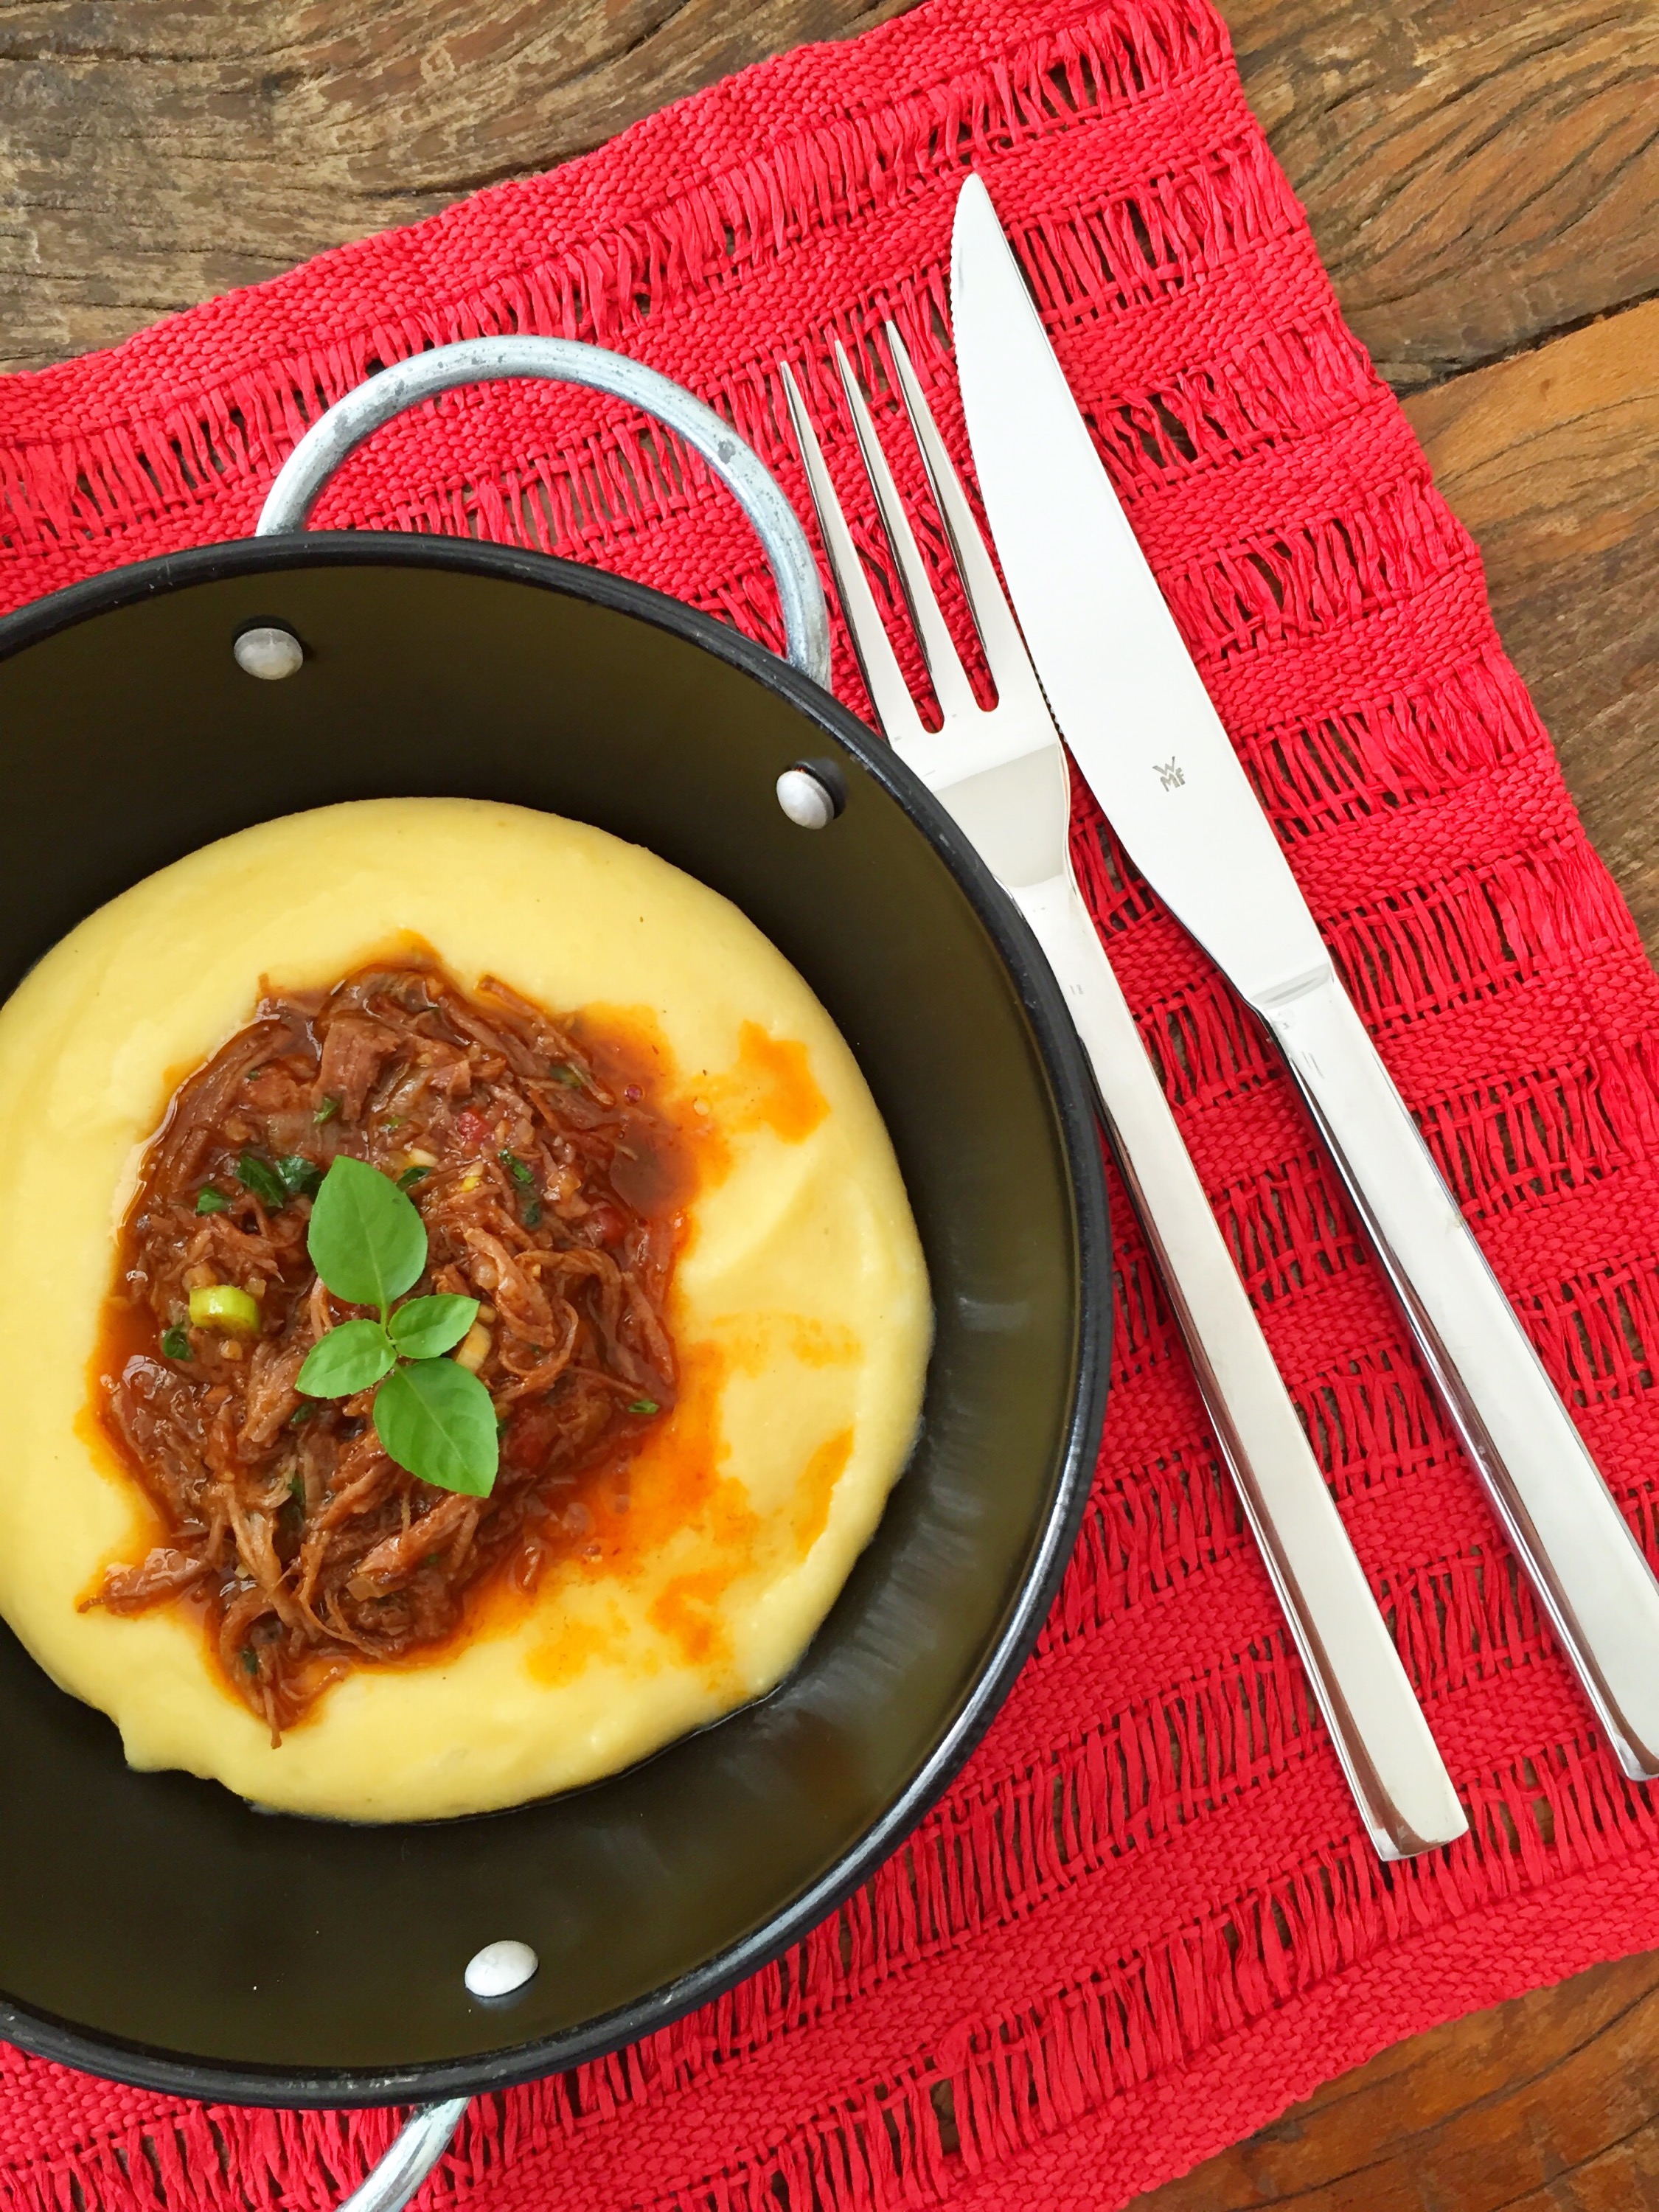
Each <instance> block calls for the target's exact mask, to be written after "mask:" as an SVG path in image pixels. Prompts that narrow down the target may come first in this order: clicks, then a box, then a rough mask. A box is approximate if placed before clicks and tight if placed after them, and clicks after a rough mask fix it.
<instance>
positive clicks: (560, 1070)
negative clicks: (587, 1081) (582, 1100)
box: [548, 1060, 582, 1091]
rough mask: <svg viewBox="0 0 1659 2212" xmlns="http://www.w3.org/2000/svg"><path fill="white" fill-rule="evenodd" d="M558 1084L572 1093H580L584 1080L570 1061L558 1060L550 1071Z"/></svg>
mask: <svg viewBox="0 0 1659 2212" xmlns="http://www.w3.org/2000/svg"><path fill="white" fill-rule="evenodd" d="M548 1073H549V1074H550V1075H551V1077H552V1078H553V1080H554V1081H555V1082H556V1083H562V1084H564V1085H566V1086H567V1087H568V1089H570V1090H572V1091H580V1089H581V1087H582V1079H581V1075H580V1072H579V1071H578V1070H577V1069H575V1068H574V1067H572V1066H571V1065H570V1063H569V1061H568V1060H555V1061H553V1063H552V1065H551V1066H550V1068H549V1070H548Z"/></svg>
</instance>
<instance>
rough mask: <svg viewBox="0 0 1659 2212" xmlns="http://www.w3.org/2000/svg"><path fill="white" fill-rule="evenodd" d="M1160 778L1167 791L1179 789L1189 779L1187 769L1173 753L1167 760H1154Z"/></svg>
mask: <svg viewBox="0 0 1659 2212" xmlns="http://www.w3.org/2000/svg"><path fill="white" fill-rule="evenodd" d="M1152 765H1153V766H1154V768H1156V769H1157V770H1158V781H1159V783H1160V784H1161V785H1162V786H1163V787H1164V790H1165V791H1178V790H1179V789H1180V788H1181V787H1182V784H1183V783H1185V782H1186V781H1187V771H1186V769H1184V768H1182V765H1181V763H1180V762H1179V761H1178V760H1176V757H1175V756H1174V754H1173V753H1171V754H1170V757H1169V759H1168V760H1166V761H1154V763H1152Z"/></svg>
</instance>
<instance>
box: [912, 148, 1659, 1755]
mask: <svg viewBox="0 0 1659 2212" xmlns="http://www.w3.org/2000/svg"><path fill="white" fill-rule="evenodd" d="M951 310H952V317H953V321H954V325H955V341H956V352H957V374H958V377H959V380H960V383H961V387H962V397H963V408H964V410H965V412H966V415H967V421H968V431H969V441H970V443H971V445H972V447H973V454H974V463H975V470H976V471H977V474H978V477H979V482H980V489H981V493H982V495H983V497H984V501H985V506H986V511H987V515H988V517H989V520H990V525H991V532H992V536H993V538H994V542H995V544H996V549H997V552H998V554H999V556H1000V560H1001V563H1002V568H1003V573H1004V574H1005V575H1006V578H1007V581H1008V588H1009V592H1010V595H1011V597H1012V601H1013V605H1014V609H1015V611H1016V612H1017V613H1018V617H1019V622H1020V625H1021V628H1022V629H1023V631H1024V636H1025V640H1026V642H1027V644H1028V646H1029V647H1030V653H1031V658H1032V660H1033V662H1034V664H1035V665H1036V671H1037V674H1038V676H1039V677H1040V678H1041V679H1042V688H1043V690H1044V692H1045V693H1046V695H1047V697H1048V703H1049V705H1050V707H1051V708H1052V709H1053V711H1054V719H1055V720H1056V721H1057V723H1058V725H1059V726H1060V732H1061V733H1062V734H1063V736H1064V737H1065V739H1066V744H1068V745H1069V747H1070V748H1071V751H1072V754H1073V758H1074V759H1075V761H1076V763H1077V765H1078V768H1079V769H1080V771H1081V772H1082V774H1083V775H1085V777H1086V779H1087V780H1088V782H1089V784H1090V786H1091V788H1092V789H1093V791H1094V793H1095V795H1096V797H1097V799H1099V801H1100V803H1101V805H1102V806H1103V808H1104V809H1105V811H1106V813H1107V815H1108V817H1109V818H1110V820H1111V823H1112V824H1113V827H1114V828H1115V830H1116V831H1117V834H1118V836H1120V837H1121V839H1122V841H1123V843H1124V846H1125V847H1126V848H1127V851H1128V852H1129V853H1130V854H1131V855H1132V856H1133V859H1134V860H1135V862H1136V864H1137V866H1139V868H1140V870H1141V871H1142V872H1143V873H1144V874H1145V876H1146V879H1147V881H1148V882H1149V883H1150V884H1152V887H1153V889H1154V890H1156V891H1157V892H1158V895H1159V896H1160V897H1161V898H1162V899H1163V900H1164V903H1165V904H1166V905H1167V906H1168V907H1169V908H1170V911H1171V912H1172V913H1173V914H1174V915H1176V918H1177V919H1178V920H1179V921H1182V923H1183V924H1184V925H1185V927H1187V928H1188V930H1189V931H1190V932H1191V933H1192V934H1193V936H1194V938H1196V939H1197V940H1198V942H1199V943H1200V945H1202V946H1203V947H1204V948H1205V950H1206V951H1207V952H1208V953H1209V955H1210V957H1212V959H1213V960H1214V961H1215V962H1216V963H1217V964H1218V966H1219V967H1220V968H1221V969H1223V971H1224V972H1225V974H1226V975H1228V976H1229V977H1230V978H1231V981H1232V982H1233V984H1234V986H1235V987H1236V988H1237V990H1238V991H1239V993H1240V994H1241V995H1242V996H1243V998H1244V999H1245V1000H1248V1002H1249V1004H1250V1005H1251V1006H1253V1007H1254V1008H1255V1011H1256V1012H1257V1013H1259V1014H1260V1015H1261V1018H1262V1019H1263V1020H1264V1021H1265V1022H1266V1023H1267V1026H1268V1028H1269V1029H1270V1030H1271V1031H1272V1032H1273V1036H1274V1037H1275V1038H1276V1039H1277V1040H1278V1042H1279V1047H1280V1049H1281V1050H1282V1051H1283V1053H1284V1054H1285V1060H1286V1062H1287V1063H1288V1065H1289V1066H1290V1068H1291V1072H1292V1073H1293V1074H1294V1075H1295V1077H1296V1079H1297V1083H1298V1084H1299V1085H1301V1088H1302V1090H1303V1091H1304V1095H1305V1096H1306V1097H1307V1100H1308V1103H1309V1104H1310V1107H1311V1109H1312V1110H1313V1113H1314V1115H1315V1118H1316V1121H1317V1124H1318V1126H1319V1128H1320V1129H1321V1131H1322V1134H1323V1136H1324V1139H1325V1141H1326V1142H1327V1144H1328V1146H1329V1147H1330V1150H1331V1152H1332V1153H1333V1155H1334V1158H1335V1160H1336V1162H1337V1164H1338V1167H1339V1168H1340V1171H1341V1174H1342V1176H1343V1179H1344V1181H1345V1182H1346V1185H1347V1187H1348V1188H1349V1190H1350V1192H1351V1193H1352V1197H1353V1200H1354V1203H1355V1206H1356V1207H1357V1209H1358V1212H1359V1214H1360V1217H1361V1218H1362V1219H1363V1221H1364V1224H1365V1226H1366V1228H1367V1230H1368V1231H1369V1232H1370V1237H1371V1239H1372V1241H1373V1243H1374V1244H1375V1245H1376V1250H1377V1253H1378V1255H1379V1256H1380V1258H1381V1259H1382V1261H1383V1266H1384V1267H1385V1268H1386V1269H1387V1271H1388V1273H1389V1278H1390V1279H1391V1281H1392V1283H1393V1285H1394V1288H1395V1291H1396V1293H1397V1294H1398V1297H1399V1299H1400V1303H1401V1307H1402V1308H1403V1310H1404V1311H1405V1315H1406V1317H1407V1321H1408V1322H1409V1324H1410V1326H1411V1328H1412V1330H1413V1334H1414V1335H1415V1336H1416V1339H1417V1341H1418V1343H1419V1346H1420V1348H1421V1352H1422V1356H1423V1359H1424V1362H1425V1365H1426V1367H1427V1368H1428V1370H1429V1372H1430V1373H1431V1376H1433V1378H1434V1380H1435V1382H1436V1383H1437V1386H1438V1388H1439V1390H1440V1393H1441V1395H1442V1396H1443V1400H1444V1401H1445V1403H1446V1406H1447V1407H1448V1409H1449V1412H1450V1413H1451V1416H1452V1418H1453V1420H1454V1421H1455V1424H1456V1425H1457V1428H1458V1430H1459V1431H1460V1432H1461V1434H1462V1437H1463V1440H1464V1442H1465V1443H1466V1445H1467V1447H1468V1451H1469V1454H1470V1455H1471V1457H1472V1458H1473V1460H1474V1463H1475V1466H1476V1467H1477V1468H1478V1469H1479V1470H1480V1474H1481V1475H1482V1476H1483V1478H1484V1479H1485V1481H1486V1486H1487V1489H1488V1491H1489V1492H1490V1494H1491V1497H1492V1501H1493V1503H1494V1504H1495V1505H1496V1507H1497V1509H1498V1513H1499V1514H1500V1516H1502V1519H1503V1521H1504V1525H1505V1527H1506V1528H1507V1529H1508V1531H1509V1534H1510V1538H1511V1540H1512V1541H1513V1543H1514V1545H1515V1547H1516V1552H1517V1553H1518V1554H1519V1556H1520V1558H1521V1559H1522V1561H1523V1563H1524V1565H1525V1566H1526V1568H1527V1571H1528V1573H1529V1575H1530V1576H1531V1577H1532V1580H1533V1582H1534V1585H1535V1586H1536V1588H1537V1590H1538V1593H1539V1595H1540V1596H1541V1599H1542V1601H1543V1603H1544V1605H1545V1607H1547V1611H1548V1613H1549V1615H1550V1617H1551V1619H1552V1620H1553V1622H1554V1625H1555V1627H1556V1630H1557V1632H1558V1633H1559V1636H1560V1638H1561V1641H1562V1644H1563V1645H1564V1646H1565V1650H1566V1651H1567V1653H1568V1655H1569V1656H1570V1657H1571V1661H1572V1663H1573V1665H1574V1666H1575V1668H1577V1672H1578V1674H1579V1677H1580V1679H1581V1680H1582V1681H1583V1685H1584V1687H1585V1689H1586V1691H1587V1692H1588V1693H1589V1699H1590V1701H1591V1703H1592V1704H1593V1705H1594V1706H1595V1711H1596V1712H1597V1714H1598V1715H1599V1717H1600V1718H1601V1723H1602V1725H1603V1726H1604V1727H1605V1728H1606V1729H1607V1734H1608V1735H1609V1737H1610V1739H1611V1741H1612V1743H1613V1747H1614V1749H1615V1751H1616V1753H1617V1755H1618V1757H1619V1759H1620V1765H1622V1766H1623V1768H1624V1770H1625V1771H1626V1773H1627V1774H1629V1775H1632V1776H1633V1777H1637V1778H1649V1777H1652V1776H1655V1775H1659V1583H1656V1581H1655V1578H1654V1576H1653V1574H1652V1572H1651V1571H1650V1568H1649V1566H1648V1564H1647V1561H1646V1559H1645V1558H1644V1555H1643V1553H1642V1551H1641V1549H1640V1547H1639V1546H1638V1544H1637V1542H1636V1540H1635V1538H1634V1537H1633V1536H1632V1533H1631V1531H1630V1529H1629V1528H1628V1527H1627V1525H1626V1522H1625V1518H1624V1516H1623V1515H1622V1514H1621V1513H1620V1510H1619V1507H1618V1505H1617V1504H1616V1503H1615V1502H1614V1500H1613V1497H1612V1495H1611V1493H1610V1492H1608V1490H1607V1486H1606V1484H1605V1483H1604V1482H1603V1481H1602V1480H1601V1475H1600V1474H1599V1472H1598V1470H1597V1468H1596V1466H1595V1462H1594V1460H1593V1459H1592V1458H1591V1456H1590V1454H1589V1450H1588V1449H1586V1447H1585V1444H1584V1443H1583V1438H1582V1437H1580V1435H1579V1433H1578V1431H1577V1428H1576V1427H1575V1425H1574V1424H1573V1421H1572V1419H1571V1415H1570V1414H1569V1413H1568V1412H1567V1409H1566V1407H1565V1405H1564V1404H1563V1403H1562V1401H1561V1399H1560V1398H1559V1395H1557V1393H1556V1391H1555V1389H1554V1388H1553V1385H1552V1383H1551V1382H1550V1380H1549V1377H1548V1376H1547V1374H1546V1372H1545V1370H1544V1368H1543V1366H1542V1364H1541V1362H1540V1360H1539V1358H1538V1357H1537V1354H1536V1353H1535V1352H1534V1349H1533V1346H1532V1344H1531V1341H1530V1340H1529V1339H1528V1336H1527V1334H1526V1333H1525V1331H1524V1330H1523V1329H1522V1326H1521V1324H1520V1322H1519V1321H1518V1320H1517V1318H1516V1314H1515V1312H1514V1310H1513V1309H1512V1308H1511V1306H1510V1303H1509V1300H1508V1299H1507V1298H1506V1297H1505V1296H1504V1291H1503V1290H1502V1288H1501V1286H1500V1285H1499V1284H1498V1279H1497V1278H1496V1277H1495V1276H1494V1275H1493V1273H1492V1269H1491V1267H1489V1266H1488V1264H1487V1262H1486V1257H1485V1255H1484V1254H1483V1253H1482V1251H1481V1249H1480V1246H1479V1244H1478V1243H1476V1242H1475V1239H1474V1235H1473V1234H1472V1232H1471V1231H1470V1230H1469V1228H1468V1224H1467V1223H1466V1222H1465V1220H1464V1218H1463V1216H1462V1213H1461V1212H1460V1211H1459V1209H1458V1206H1457V1204H1456V1201H1455V1200H1454V1198H1453V1197H1452V1194H1451V1193H1450V1192H1449V1190H1448V1188H1447V1187H1446V1185H1445V1183H1444V1182H1443V1180H1442V1178H1441V1176H1440V1174H1439V1171H1438V1170H1437V1168H1436V1166H1435V1164H1434V1162H1433V1160H1432V1158H1431V1156H1430V1154H1429V1152H1428V1149H1427V1147H1426V1146H1425V1144H1424V1143H1423V1140H1422V1139H1421V1137H1420V1136H1419V1133H1418V1130H1417V1127H1416V1125H1415V1124H1414V1122H1413V1120H1412V1118H1411V1115H1410V1114H1409V1113H1408V1112H1407V1109H1406V1106H1405V1104H1404V1103H1403V1102H1402V1100H1401V1097H1400V1095H1399V1093H1398V1091H1396V1090H1395V1086H1394V1084H1393V1082H1392V1080H1391V1079H1390V1078H1389V1073H1388V1071H1387V1069H1386V1068H1385V1067H1384V1066H1383V1061H1382V1060H1381V1059H1380V1058H1379V1057H1378V1055H1377V1054H1376V1049H1375V1048H1374V1047H1373V1045H1372V1043H1371V1042H1370V1036H1368V1034H1367V1032H1366V1030H1365V1028H1364V1024H1363V1023H1362V1022H1361V1021H1360V1018H1359V1017H1358V1014H1357V1013H1356V1012H1355V1010H1354V1007H1353V1005H1352V1000H1350V999H1349V997H1348V995H1347V993H1346V990H1345V989H1344V988H1343V986H1342V984H1341V982H1340V979H1339V978H1338V976H1337V974H1336V971H1335V969H1334V966H1333V964H1332V962H1331V958H1330V956H1329V954H1328V951H1327V950H1326V948H1325V944H1324V941H1323V939H1322V937H1321V935H1320V933H1319V930H1318V927H1317V926H1316V923H1315V921H1314V919H1313V916H1312V915H1311V914H1310V912H1309V909H1308V907H1307V905H1306V903H1305V902H1304V899H1303V896H1302V894H1301V892H1300V890H1298V889H1297V884H1296V880H1295V878H1294V877H1293V876H1292V875H1291V871H1290V868H1289V866H1287V864H1286V862H1285V857H1284V854H1283V853H1282V852H1281V851H1280V849H1279V842H1278V840H1277V838H1276V837H1275V836H1274V834H1273V829H1272V828H1271V826H1270V824H1269V823H1268V822H1267V817H1266V816H1265V815H1264V814H1263V812H1262V811H1261V806H1260V805H1259V804H1258V802H1257V799H1256V798H1255V793H1254V791H1253V790H1252V788H1251V786H1250V783H1249V779H1248V778H1247V776H1246V775H1245V773H1244V770H1243V767H1242V766H1241V765H1240V763H1239V760H1238V757H1237V754H1236V753H1235V752H1234V750H1233V747H1232V744H1231V742H1230V740H1229V739H1228V737H1227V734H1226V732H1225V730H1224V729H1223V727H1222V726H1221V723H1220V720H1219V719H1218V716H1217V714H1216V712H1215V709H1214V708H1213V707H1212V705H1211V703H1210V700H1209V697H1208V695H1207V694H1206V691H1205V689H1204V685H1203V683H1202V682H1201V680H1200V677H1199V675H1198V671H1197V670H1196V669H1195V668H1194V665H1193V663H1192V660H1191V659H1190V658H1189V657H1188V653H1187V650H1186V647H1185V646H1184V645H1183V644H1182V640H1181V635H1180V633H1179V631H1178V630H1177V629H1176V624H1175V621H1174V618H1173V617H1172V616H1171V615H1170V611H1169V608H1168V607H1167V606H1166V605H1165V603H1164V598H1163V595H1162V593H1161V592H1160V591H1159V589H1158V583H1157V581H1156V580H1155V579H1154V577H1153V575H1152V570H1151V569H1150V568H1148V566H1147V564H1146V559H1145V556H1143V555H1142V553H1141V551H1140V548H1139V544H1137V542H1136V539H1135V537H1134V533H1133V531H1132V530H1131V528H1130V526H1129V524H1128V521H1127V518H1126V517H1125V515H1124V513H1123V510H1122V507H1121V506H1120V504H1119V502H1118V500H1117V497H1116V495H1115V493H1114V491H1113V489H1112V487H1111V483H1110V482H1109V478H1108V477H1107V475H1106V472H1105V470H1104V469H1103V466H1102V465H1101V462H1100V460H1099V458H1098V456H1097V453H1096V452H1095V449H1094V445H1093V441H1092V440H1091V436H1090V434H1089V429H1088V426H1087V424H1086V423H1085V421H1084V419H1083V416H1082V415H1081V413H1080V412H1079V409H1078V406H1077V404H1076V402H1075V400H1074V399H1073V397H1072V394H1071V392H1070V391H1069V390H1068V388H1067V386H1066V380H1065V377H1064V375H1063V374H1062V372H1061V370H1060V364H1059V362H1058V361H1057V360H1056V359H1055V357H1054V352H1053V349H1052V348H1051V347H1050V346H1049V343H1048V338H1047V337H1046V336H1045V334H1044V331H1043V328H1042V322H1041V320H1040V319H1039V317H1038V315H1037V313H1036V308H1035V307H1034V306H1033V305H1032V302H1031V300H1030V295H1029V294H1028V292H1027V290H1026V287H1025V283H1024V278H1023V276H1021V274H1020V270H1019V267H1018V263H1017V262H1016V261H1015V259H1014V257H1013V254H1012V252H1011V251H1010V249H1009V247H1008V245H1007V243H1006V240H1005V238H1004V236H1003V234H1002V229H1001V226H1000V223H999V222H998V220H997V216H996V212H995V210H994V208H993V206H992V204H991V200H990V197H989V195H988V193H987V191H986V189H985V186H984V185H983V184H982V182H981V180H980V179H978V178H977V177H975V178H972V179H969V182H968V183H967V184H966V185H964V186H963V192H962V196H961V198H960V200H959V202H958V204H957V217H956V234H955V241H954V252H953V256H952V264H951Z"/></svg>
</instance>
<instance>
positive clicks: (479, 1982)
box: [466, 1937, 541, 1997]
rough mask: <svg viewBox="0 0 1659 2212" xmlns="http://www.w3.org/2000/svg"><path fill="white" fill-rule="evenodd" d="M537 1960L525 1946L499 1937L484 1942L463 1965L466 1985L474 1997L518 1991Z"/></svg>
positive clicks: (533, 1969)
mask: <svg viewBox="0 0 1659 2212" xmlns="http://www.w3.org/2000/svg"><path fill="white" fill-rule="evenodd" d="M540 1964H541V1961H540V1960H539V1959H538V1957H537V1956H536V1954H535V1953H534V1952H533V1951H532V1949H531V1948H530V1946H529V1944H528V1943H514V1942H510V1941H509V1940H507V1938H505V1937H503V1939H502V1940H501V1942H498V1943H486V1944H485V1945H484V1947H483V1950H482V1951H477V1952H475V1953H474V1954H473V1955H472V1957H471V1959H469V1960H467V1962H466V1986H467V1988H468V1989H469V1990H471V1993H472V1995H473V1996H475V1997H507V1996H512V1994H513V1990H521V1989H522V1988H523V1987H524V1985H525V1984H526V1982H527V1981H528V1980H529V1979H530V1978H531V1976H532V1974H533V1973H534V1972H535V1971H536V1969H537V1967H538V1966H539V1965H540Z"/></svg>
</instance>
